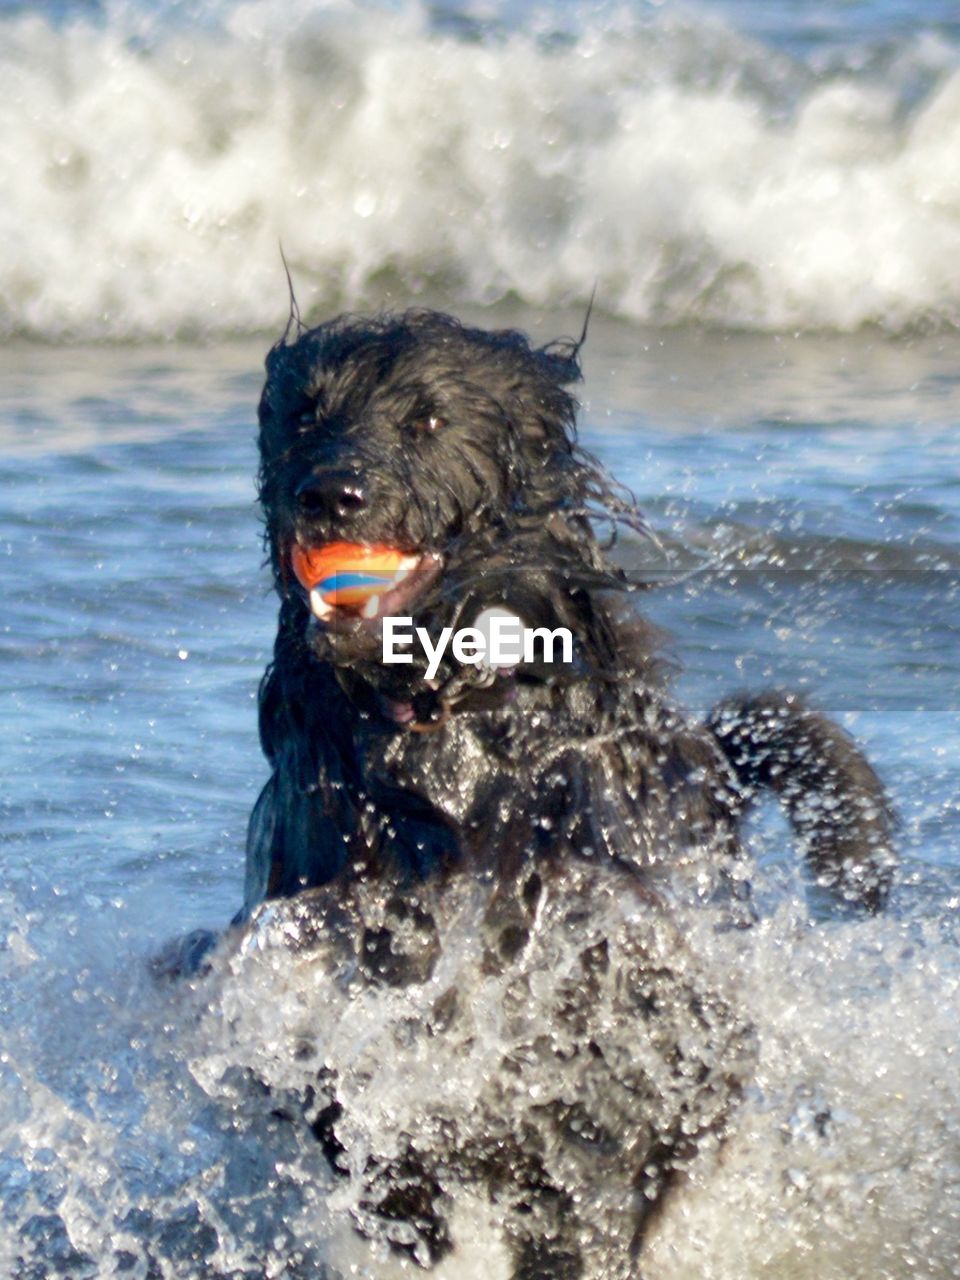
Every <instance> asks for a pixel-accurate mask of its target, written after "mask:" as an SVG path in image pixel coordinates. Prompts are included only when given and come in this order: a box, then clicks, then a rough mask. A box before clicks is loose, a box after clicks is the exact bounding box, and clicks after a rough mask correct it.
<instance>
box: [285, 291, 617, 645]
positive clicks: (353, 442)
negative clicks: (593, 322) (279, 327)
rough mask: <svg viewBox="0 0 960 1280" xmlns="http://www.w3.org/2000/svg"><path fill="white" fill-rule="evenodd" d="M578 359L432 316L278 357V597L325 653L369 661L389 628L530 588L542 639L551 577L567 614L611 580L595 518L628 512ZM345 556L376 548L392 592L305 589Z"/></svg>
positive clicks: (395, 321) (375, 325)
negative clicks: (585, 411) (586, 445)
mask: <svg viewBox="0 0 960 1280" xmlns="http://www.w3.org/2000/svg"><path fill="white" fill-rule="evenodd" d="M577 354H578V344H576V343H574V342H565V343H555V344H552V345H549V346H546V347H543V348H539V349H536V348H533V347H531V345H530V344H529V342H528V341H527V339H526V338H525V337H524V336H523V335H522V334H520V333H517V332H514V331H497V332H487V331H483V330H479V329H472V328H467V327H466V326H463V325H461V324H460V323H458V322H457V321H456V320H454V319H452V318H451V317H449V316H446V315H443V314H440V313H437V312H433V311H409V312H406V313H404V314H401V315H396V316H390V315H388V316H384V317H379V318H375V319H359V318H355V317H350V316H345V317H339V318H338V319H335V320H333V321H331V322H330V323H328V324H325V325H321V326H320V327H318V328H315V329H311V330H308V331H305V332H301V333H300V334H299V335H298V336H297V337H296V339H295V340H294V341H287V340H286V338H285V339H284V340H283V341H281V342H280V343H279V344H278V345H277V346H275V347H274V348H273V350H272V351H271V352H270V354H269V356H268V358H267V382H266V386H265V388H264V391H263V396H262V399H261V402H260V449H261V469H260V496H261V500H262V503H263V507H264V512H265V515H266V522H267V540H268V545H269V549H270V555H271V559H272V563H273V568H274V572H275V576H276V581H277V586H278V590H279V591H280V593H281V595H282V596H284V597H285V598H288V599H290V600H291V601H293V602H294V603H296V602H297V601H299V603H300V605H301V606H302V608H303V610H304V614H305V616H306V610H307V609H308V608H309V609H310V610H311V611H312V614H313V617H314V619H315V623H316V624H317V625H316V626H315V627H314V629H313V633H312V634H313V637H314V643H315V645H316V646H317V647H318V648H319V649H320V650H321V651H324V646H325V645H326V646H327V648H329V641H330V639H331V637H332V638H335V639H336V641H337V646H336V648H337V653H338V655H340V660H341V661H344V662H351V661H353V660H355V659H356V658H358V657H359V656H361V655H363V654H364V653H365V654H366V655H367V656H369V655H371V654H372V653H373V642H374V639H375V640H376V643H379V637H380V620H381V619H382V617H384V616H389V615H411V616H413V617H414V618H415V619H420V618H424V619H429V620H432V621H434V622H435V621H437V620H438V619H439V620H440V621H442V622H447V621H450V620H453V619H454V618H455V617H457V616H460V615H461V614H462V609H463V607H464V601H465V600H467V599H468V598H469V599H470V601H471V607H473V606H474V605H475V604H476V602H477V601H478V600H479V601H480V602H481V603H482V602H483V601H484V599H485V598H486V600H487V601H488V602H489V601H490V600H491V599H493V598H496V599H497V600H498V602H499V601H502V600H503V598H504V597H505V596H509V595H510V585H509V584H510V583H517V582H519V580H520V579H521V578H522V580H523V591H524V592H525V593H526V595H528V596H530V595H533V596H535V597H537V600H535V601H534V602H533V603H532V604H531V603H530V602H527V604H526V605H525V606H524V610H525V612H526V614H527V621H528V623H529V625H532V626H536V625H542V624H543V623H544V622H547V621H552V623H553V625H557V621H556V617H555V616H554V617H546V616H542V615H543V602H544V600H545V599H546V598H547V597H548V596H550V595H551V593H552V594H553V595H557V592H556V590H555V588H556V587H557V584H558V582H559V583H561V585H562V588H563V590H562V591H561V592H560V595H562V596H563V597H564V599H565V600H566V601H567V602H568V603H569V601H570V600H571V599H572V598H573V593H575V591H576V590H577V588H578V586H583V585H585V584H586V585H601V584H602V585H606V586H613V585H615V582H616V578H615V575H614V574H613V573H612V571H611V570H610V568H609V566H608V565H607V563H606V561H605V558H604V556H603V554H602V552H601V550H600V547H599V544H598V542H597V540H596V538H595V537H594V534H593V531H592V527H591V523H590V515H591V507H594V508H595V507H596V506H597V505H598V504H599V505H601V506H602V507H604V508H605V509H606V510H609V509H610V507H611V505H613V506H616V505H617V504H619V507H620V514H624V513H626V514H627V515H628V518H629V515H630V514H631V513H633V508H632V505H631V504H630V503H629V502H627V501H625V500H624V499H622V498H619V497H615V496H614V495H613V491H612V490H611V489H610V487H609V484H608V482H607V480H606V477H605V476H604V473H603V472H602V470H601V468H600V467H599V465H598V464H596V463H595V462H594V461H593V460H592V459H590V458H589V457H588V456H587V455H585V454H584V453H583V452H582V451H581V450H580V449H579V448H578V447H577V444H576V439H575V430H574V421H575V414H576V409H577V405H576V401H575V400H574V399H573V397H572V396H571V395H570V393H569V392H568V390H567V387H568V386H569V384H571V383H572V382H574V381H576V380H577V379H579V377H580V367H579V363H578V359H577ZM342 544H349V545H351V546H358V547H365V548H381V549H384V551H385V555H386V557H387V559H388V560H389V565H390V572H391V574H392V576H391V579H390V581H391V583H392V585H391V586H390V589H389V590H385V591H384V590H381V591H380V592H379V593H378V594H375V595H368V596H362V595H361V596H360V597H359V599H354V598H349V599H347V598H346V593H342V594H340V595H338V594H337V593H331V594H330V595H328V596H327V597H326V598H324V596H323V595H322V594H321V593H320V592H318V591H311V590H310V587H311V585H312V583H311V582H310V581H309V580H306V579H305V573H304V571H303V565H304V564H305V563H306V564H309V563H312V562H313V560H314V559H316V558H317V557H320V558H322V556H323V555H325V554H326V552H327V551H328V550H329V549H330V548H332V547H333V546H335V545H342ZM518 570H520V571H522V573H518V572H517V571H518ZM537 601H539V603H538V602H537ZM511 603H512V604H513V605H514V606H515V607H516V606H517V605H518V604H519V602H517V601H516V600H513V601H511ZM531 609H532V611H533V614H534V615H537V614H538V612H539V614H540V615H541V616H530V614H531ZM560 611H561V612H562V611H563V610H562V609H561V610H560ZM548 613H552V614H554V615H555V614H556V613H557V610H556V609H553V610H548ZM325 656H329V654H328V653H327V654H326V655H325Z"/></svg>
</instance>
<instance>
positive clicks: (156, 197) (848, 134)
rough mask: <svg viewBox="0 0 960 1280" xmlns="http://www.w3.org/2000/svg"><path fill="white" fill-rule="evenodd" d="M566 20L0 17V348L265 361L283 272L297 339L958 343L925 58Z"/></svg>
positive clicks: (692, 26) (273, 12)
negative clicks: (444, 334) (479, 310)
mask: <svg viewBox="0 0 960 1280" xmlns="http://www.w3.org/2000/svg"><path fill="white" fill-rule="evenodd" d="M570 12H571V13H573V14H575V15H576V18H577V20H576V22H568V23H567V24H566V26H565V27H564V29H563V30H562V31H559V30H557V29H554V28H551V27H550V25H549V24H548V23H546V22H545V21H544V20H543V18H542V16H541V18H540V20H539V21H536V22H534V21H531V22H529V23H528V24H527V25H526V26H525V27H524V26H517V25H514V26H510V25H508V24H504V23H499V24H496V25H494V24H487V25H483V24H480V23H478V22H477V21H472V20H469V21H468V15H464V14H461V15H459V17H458V19H457V20H456V21H454V20H453V17H451V15H450V14H449V13H448V14H447V16H446V18H444V19H443V20H437V18H436V15H433V16H431V14H430V13H429V12H428V11H427V10H426V9H425V8H421V7H419V6H418V5H417V4H416V3H414V2H411V3H407V4H403V5H401V6H400V7H392V8H388V9H384V8H379V7H375V6H372V5H360V4H353V3H348V2H347V0H332V2H331V3H327V4H323V5H317V4H316V3H310V2H309V0H298V2H297V3H293V4H289V3H287V4H280V3H279V0H248V2H246V3H244V2H235V3H219V4H214V3H208V4H199V5H194V6H192V7H189V8H188V7H186V6H176V7H174V8H173V9H172V10H168V11H166V12H165V14H163V15H157V14H153V13H151V12H149V11H146V10H143V9H139V8H137V7H136V6H135V5H129V4H128V5H122V6H118V7H113V8H107V9H106V10H105V11H98V12H97V13H96V14H94V15H93V16H89V15H88V16H84V14H83V13H81V12H73V13H70V12H68V13H67V14H66V15H65V16H64V15H61V16H60V17H59V18H58V19H56V20H54V19H53V18H50V17H45V16H42V15H39V14H37V13H18V14H15V15H12V16H7V17H6V18H5V19H3V21H2V22H0V33H2V37H3V38H2V41H0V75H2V77H3V81H4V83H5V84H6V85H7V90H6V92H5V94H4V96H3V101H2V103H0V176H2V184H3V190H4V194H5V198H4V201H3V204H2V206H0V331H2V332H3V333H5V334H7V335H10V334H24V335H28V336H32V337H37V336H42V337H47V338H52V339H55V340H64V339H70V338H73V339H104V338H106V339H140V338H146V337H164V336H181V337H183V336H190V335H218V334H226V333H251V332H261V331H271V332H277V331H278V330H279V328H281V327H282V323H283V321H284V319H285V313H286V298H285V283H284V277H283V270H282V266H281V262H280V253H279V248H278V246H279V245H280V244H282V246H283V249H284V252H285V254H286V258H287V260H288V262H289V264H290V267H291V270H292V273H293V276H294V279H295V280H296V283H297V289H298V294H299V295H300V302H301V306H302V308H303V310H304V312H305V313H306V314H307V315H310V316H319V315H323V314H328V313H329V312H330V311H331V310H333V309H337V308H340V307H344V306H370V305H373V306H377V305H383V304H384V303H388V304H405V303H406V302H409V301H411V300H415V299H416V298H417V297H424V296H429V297H430V298H432V299H439V300H441V301H442V302H444V303H445V304H447V305H450V306H456V305H458V304H459V305H466V304H478V303H488V302H494V301H497V300H499V299H502V298H504V297H508V296H515V297H518V298H520V299H522V300H523V301H524V302H525V303H527V304H530V305H534V306H553V305H562V304H570V303H574V302H579V301H582V300H585V299H586V298H587V297H589V295H590V294H591V291H592V290H593V289H594V287H595V286H596V288H597V291H598V296H599V299H600V305H601V306H602V307H603V308H604V309H605V310H608V311H610V312H614V313H617V314H620V315H623V316H625V317H628V318H630V319H632V320H635V321H637V322H640V323H644V324H658V325H660V324H683V323H688V322H693V323H704V324H710V325H716V326H721V327H735V328H755V329H765V330H771V329H772V330H795V329H827V330H853V329H857V328H859V327H861V326H864V325H869V324H876V325H880V326H883V327H885V328H886V329H888V330H891V331H894V332H901V331H904V330H913V329H915V328H917V327H923V326H929V325H935V326H944V325H949V326H954V325H957V324H958V323H960V275H958V274H957V272H956V271H955V270H954V269H953V264H955V263H956V262H957V261H958V258H960V69H958V67H960V58H958V52H960V50H958V49H957V48H956V47H955V46H953V45H952V44H951V43H950V42H949V41H947V40H946V38H944V37H935V36H934V35H932V34H929V33H928V34H924V33H922V32H917V33H914V34H912V35H910V36H909V37H906V36H904V37H900V39H899V41H898V42H895V43H894V44H893V45H891V44H890V42H889V41H888V42H887V44H886V45H885V46H884V49H883V50H878V49H874V50H864V49H860V50H859V51H856V56H854V55H850V56H847V57H844V58H835V59H833V61H831V60H830V59H827V60H826V61H824V59H823V58H821V59H820V63H819V64H817V63H815V62H814V61H813V60H808V61H803V60H798V59H794V58H790V57H788V56H787V55H786V54H785V53H783V52H778V51H775V50H773V49H772V48H770V47H768V46H766V45H764V44H762V43H759V42H756V41H753V40H751V39H749V38H747V37H745V36H742V35H739V34H738V33H736V32H735V31H734V30H732V29H731V28H730V27H728V26H725V25H723V24H721V23H720V22H719V21H718V20H717V19H715V18H712V17H710V16H708V15H704V14H699V15H698V14H696V13H693V12H684V13H680V12H678V11H674V10H671V9H669V8H668V7H667V8H664V10H663V12H661V13H659V14H655V13H654V14H652V15H648V16H646V17H644V16H643V15H638V14H636V13H634V14H632V15H627V14H624V13H621V12H614V11H607V12H604V11H602V10H597V9H596V8H595V7H592V8H590V9H587V8H583V9H582V11H579V12H578V11H577V10H576V9H575V8H573V9H571V11H570ZM568 16H569V15H568ZM454 17H456V15H454Z"/></svg>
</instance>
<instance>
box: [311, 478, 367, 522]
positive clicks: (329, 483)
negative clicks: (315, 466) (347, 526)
mask: <svg viewBox="0 0 960 1280" xmlns="http://www.w3.org/2000/svg"><path fill="white" fill-rule="evenodd" d="M297 503H298V504H299V507H300V510H301V511H302V512H304V514H305V515H309V516H315V517H318V516H320V517H326V518H327V519H328V520H336V521H339V522H345V521H349V520H351V519H353V517H355V516H357V515H359V514H360V512H361V511H363V509H364V507H365V506H366V505H367V500H366V497H365V496H364V492H363V484H362V481H361V479H360V476H359V475H357V473H356V472H355V471H315V472H314V473H313V474H312V475H310V476H308V477H307V478H306V480H304V481H303V482H302V483H301V484H300V485H298V486H297Z"/></svg>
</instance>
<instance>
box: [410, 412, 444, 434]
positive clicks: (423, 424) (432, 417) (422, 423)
mask: <svg viewBox="0 0 960 1280" xmlns="http://www.w3.org/2000/svg"><path fill="white" fill-rule="evenodd" d="M446 425H447V420H446V418H441V417H440V415H439V414H438V413H424V414H422V415H421V416H420V417H417V418H411V420H410V421H409V422H408V423H407V426H409V427H411V428H412V429H413V430H414V431H439V430H440V429H441V428H442V427H445V426H446Z"/></svg>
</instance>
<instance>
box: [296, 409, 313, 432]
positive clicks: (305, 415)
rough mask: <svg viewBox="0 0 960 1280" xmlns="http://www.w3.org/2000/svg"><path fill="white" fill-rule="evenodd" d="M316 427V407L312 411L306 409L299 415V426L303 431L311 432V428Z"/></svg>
mask: <svg viewBox="0 0 960 1280" xmlns="http://www.w3.org/2000/svg"><path fill="white" fill-rule="evenodd" d="M316 425H317V410H316V406H314V407H313V408H311V409H304V410H303V412H302V413H298V414H297V426H298V427H300V429H301V430H302V431H309V429H310V428H311V427H315V426H316Z"/></svg>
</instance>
